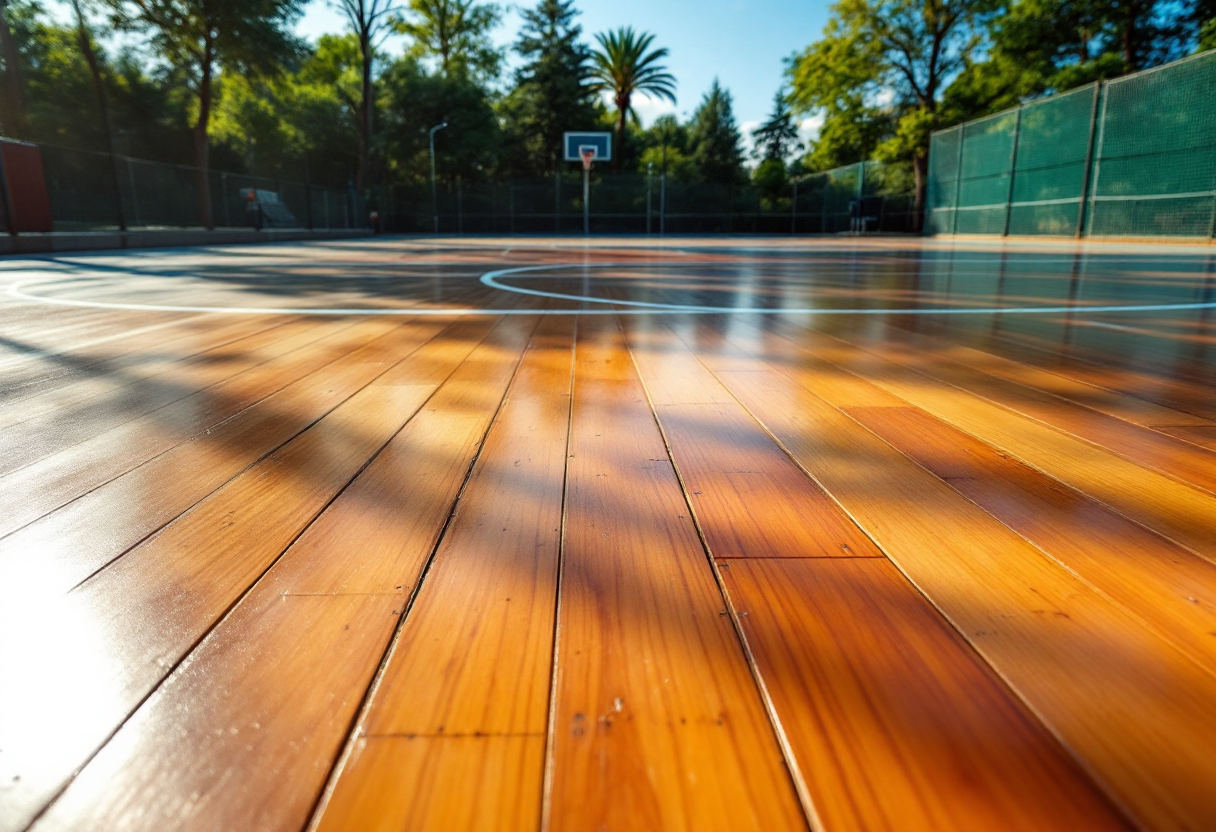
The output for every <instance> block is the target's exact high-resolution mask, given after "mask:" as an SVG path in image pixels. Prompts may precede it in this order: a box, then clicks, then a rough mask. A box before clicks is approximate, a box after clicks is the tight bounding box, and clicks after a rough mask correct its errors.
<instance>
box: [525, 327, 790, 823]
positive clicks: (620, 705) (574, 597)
mask: <svg viewBox="0 0 1216 832" xmlns="http://www.w3.org/2000/svg"><path fill="white" fill-rule="evenodd" d="M581 327H582V328H581V329H580V334H579V339H578V347H577V354H576V369H575V386H574V416H573V424H572V435H571V448H570V454H571V456H570V459H569V468H568V473H567V487H566V526H565V544H564V549H563V563H564V565H563V571H562V578H561V585H560V586H561V589H560V592H561V603H560V610H559V620H558V632H559V634H560V635H559V641H558V645H557V662H558V670H557V677H556V680H555V685H556V687H555V693H554V700H555V701H554V721H553V723H552V725H551V728H550V730H551V731H552V734H551V743H552V751H551V757H550V759H549V762H548V773H547V787H546V793H547V812H546V817H545V824H544V828H546V829H586V828H596V829H604V830H614V829H629V830H633V829H648V830H667V829H697V830H714V829H731V830H745V829H757V830H760V829H763V830H784V829H804V828H805V825H806V820H805V818H804V817H803V816H802V813H801V811H800V808H799V805H798V800H797V796H796V794H795V790H794V787H793V784H792V782H791V780H790V776H789V772H788V771H787V770H786V768H785V766H784V762H783V760H782V756H781V752H780V750H779V747H778V744H777V740H776V737H775V736H774V733H773V729H772V726H771V725H770V724H769V723H768V720H767V719H766V715H765V712H764V708H763V705H762V703H761V699H760V694H759V692H758V690H757V689H756V686H755V683H754V681H753V679H752V677H751V674H750V672H749V670H748V667H747V663H746V660H745V658H744V655H743V651H742V649H741V647H740V644H739V642H738V640H737V637H736V635H735V632H734V630H733V628H732V626H731V623H730V620H729V618H727V617H726V616H723V615H720V612H721V611H722V608H723V603H724V602H723V599H722V596H721V594H720V591H719V589H718V587H717V585H716V583H715V581H714V577H713V574H712V572H711V570H710V566H709V564H708V562H707V559H706V556H705V552H704V550H703V549H702V547H701V545H700V541H699V540H698V539H697V535H696V530H695V528H694V527H693V525H692V522H691V519H690V518H689V512H688V507H687V504H686V503H685V502H684V500H683V499H682V494H681V492H680V486H679V482H678V481H677V479H676V477H675V473H674V471H673V470H672V468H671V464H670V462H669V461H668V460H667V455H666V449H665V447H664V445H663V441H662V437H661V436H660V435H659V432H658V428H657V427H656V425H655V423H654V415H653V413H652V412H651V410H650V408H649V407H648V406H647V403H646V398H645V393H644V390H643V389H642V387H641V384H640V383H639V381H638V379H637V376H636V374H635V373H634V372H633V368H632V366H631V362H630V359H629V355H628V352H627V351H626V348H625V344H624V342H623V339H622V337H621V334H620V332H619V331H618V330H616V328H615V327H614V326H613V322H612V321H611V320H608V321H605V320H603V319H598V320H592V321H589V322H588V321H584V323H583V324H582V325H581Z"/></svg>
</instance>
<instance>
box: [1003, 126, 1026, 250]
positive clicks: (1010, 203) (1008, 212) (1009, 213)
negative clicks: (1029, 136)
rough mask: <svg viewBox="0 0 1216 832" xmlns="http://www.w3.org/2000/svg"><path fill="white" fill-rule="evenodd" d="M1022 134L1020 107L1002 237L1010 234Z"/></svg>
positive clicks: (1014, 127) (1012, 152)
mask: <svg viewBox="0 0 1216 832" xmlns="http://www.w3.org/2000/svg"><path fill="white" fill-rule="evenodd" d="M1021 135H1022V108H1021V107H1018V112H1017V116H1016V120H1015V121H1014V122H1013V148H1012V149H1011V150H1010V151H1009V191H1008V193H1006V194H1005V232H1004V233H1003V234H1002V235H1001V236H1002V237H1008V236H1009V220H1010V218H1011V217H1012V215H1013V180H1014V177H1015V176H1017V173H1018V139H1019V137H1020V136H1021Z"/></svg>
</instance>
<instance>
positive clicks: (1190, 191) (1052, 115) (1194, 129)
mask: <svg viewBox="0 0 1216 832" xmlns="http://www.w3.org/2000/svg"><path fill="white" fill-rule="evenodd" d="M1214 89H1216V52H1207V53H1204V54H1202V55H1197V56H1195V57H1192V58H1188V59H1185V60H1182V61H1178V62H1177V63H1173V64H1169V65H1166V66H1163V67H1159V68H1157V69H1152V70H1149V71H1147V72H1141V73H1138V74H1136V75H1129V76H1127V77H1124V78H1120V79H1117V80H1115V81H1108V82H1104V83H1100V84H1092V85H1090V86H1087V87H1082V88H1080V89H1077V90H1073V91H1071V92H1068V93H1064V94H1061V95H1056V96H1052V97H1051V98H1045V99H1043V100H1041V101H1035V102H1032V103H1030V104H1026V105H1024V106H1022V107H1019V108H1017V109H1015V110H1011V111H1008V112H1005V113H1000V114H998V115H995V116H990V117H988V118H984V119H979V120H977V121H972V122H968V123H966V124H961V125H959V126H957V127H953V128H951V129H949V130H943V131H941V132H938V133H935V134H934V135H933V140H932V145H931V149H930V154H929V182H928V210H927V218H926V229H927V231H928V232H929V233H936V234H1013V235H1065V236H1077V237H1080V236H1095V237H1103V236H1105V237H1110V236H1119V237H1140V236H1177V237H1206V238H1211V237H1213V236H1214V235H1216V95H1214V94H1213V90H1214Z"/></svg>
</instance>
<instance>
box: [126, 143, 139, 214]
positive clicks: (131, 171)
mask: <svg viewBox="0 0 1216 832" xmlns="http://www.w3.org/2000/svg"><path fill="white" fill-rule="evenodd" d="M123 158H124V159H126V160H127V181H129V182H130V183H131V212H132V214H133V215H134V216H133V217H132V218H131V222H129V223H127V227H128V228H130V227H132V226H139V225H140V221H139V191H138V190H136V188H135V166H134V165H132V164H131V157H130V156H124V157H123Z"/></svg>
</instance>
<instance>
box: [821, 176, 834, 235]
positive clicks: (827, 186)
mask: <svg viewBox="0 0 1216 832" xmlns="http://www.w3.org/2000/svg"><path fill="white" fill-rule="evenodd" d="M831 195H832V172H831V171H828V172H827V173H825V174H824V180H823V211H822V213H820V215H819V233H820V234H827V233H828V199H829V198H830V197H831Z"/></svg>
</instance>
